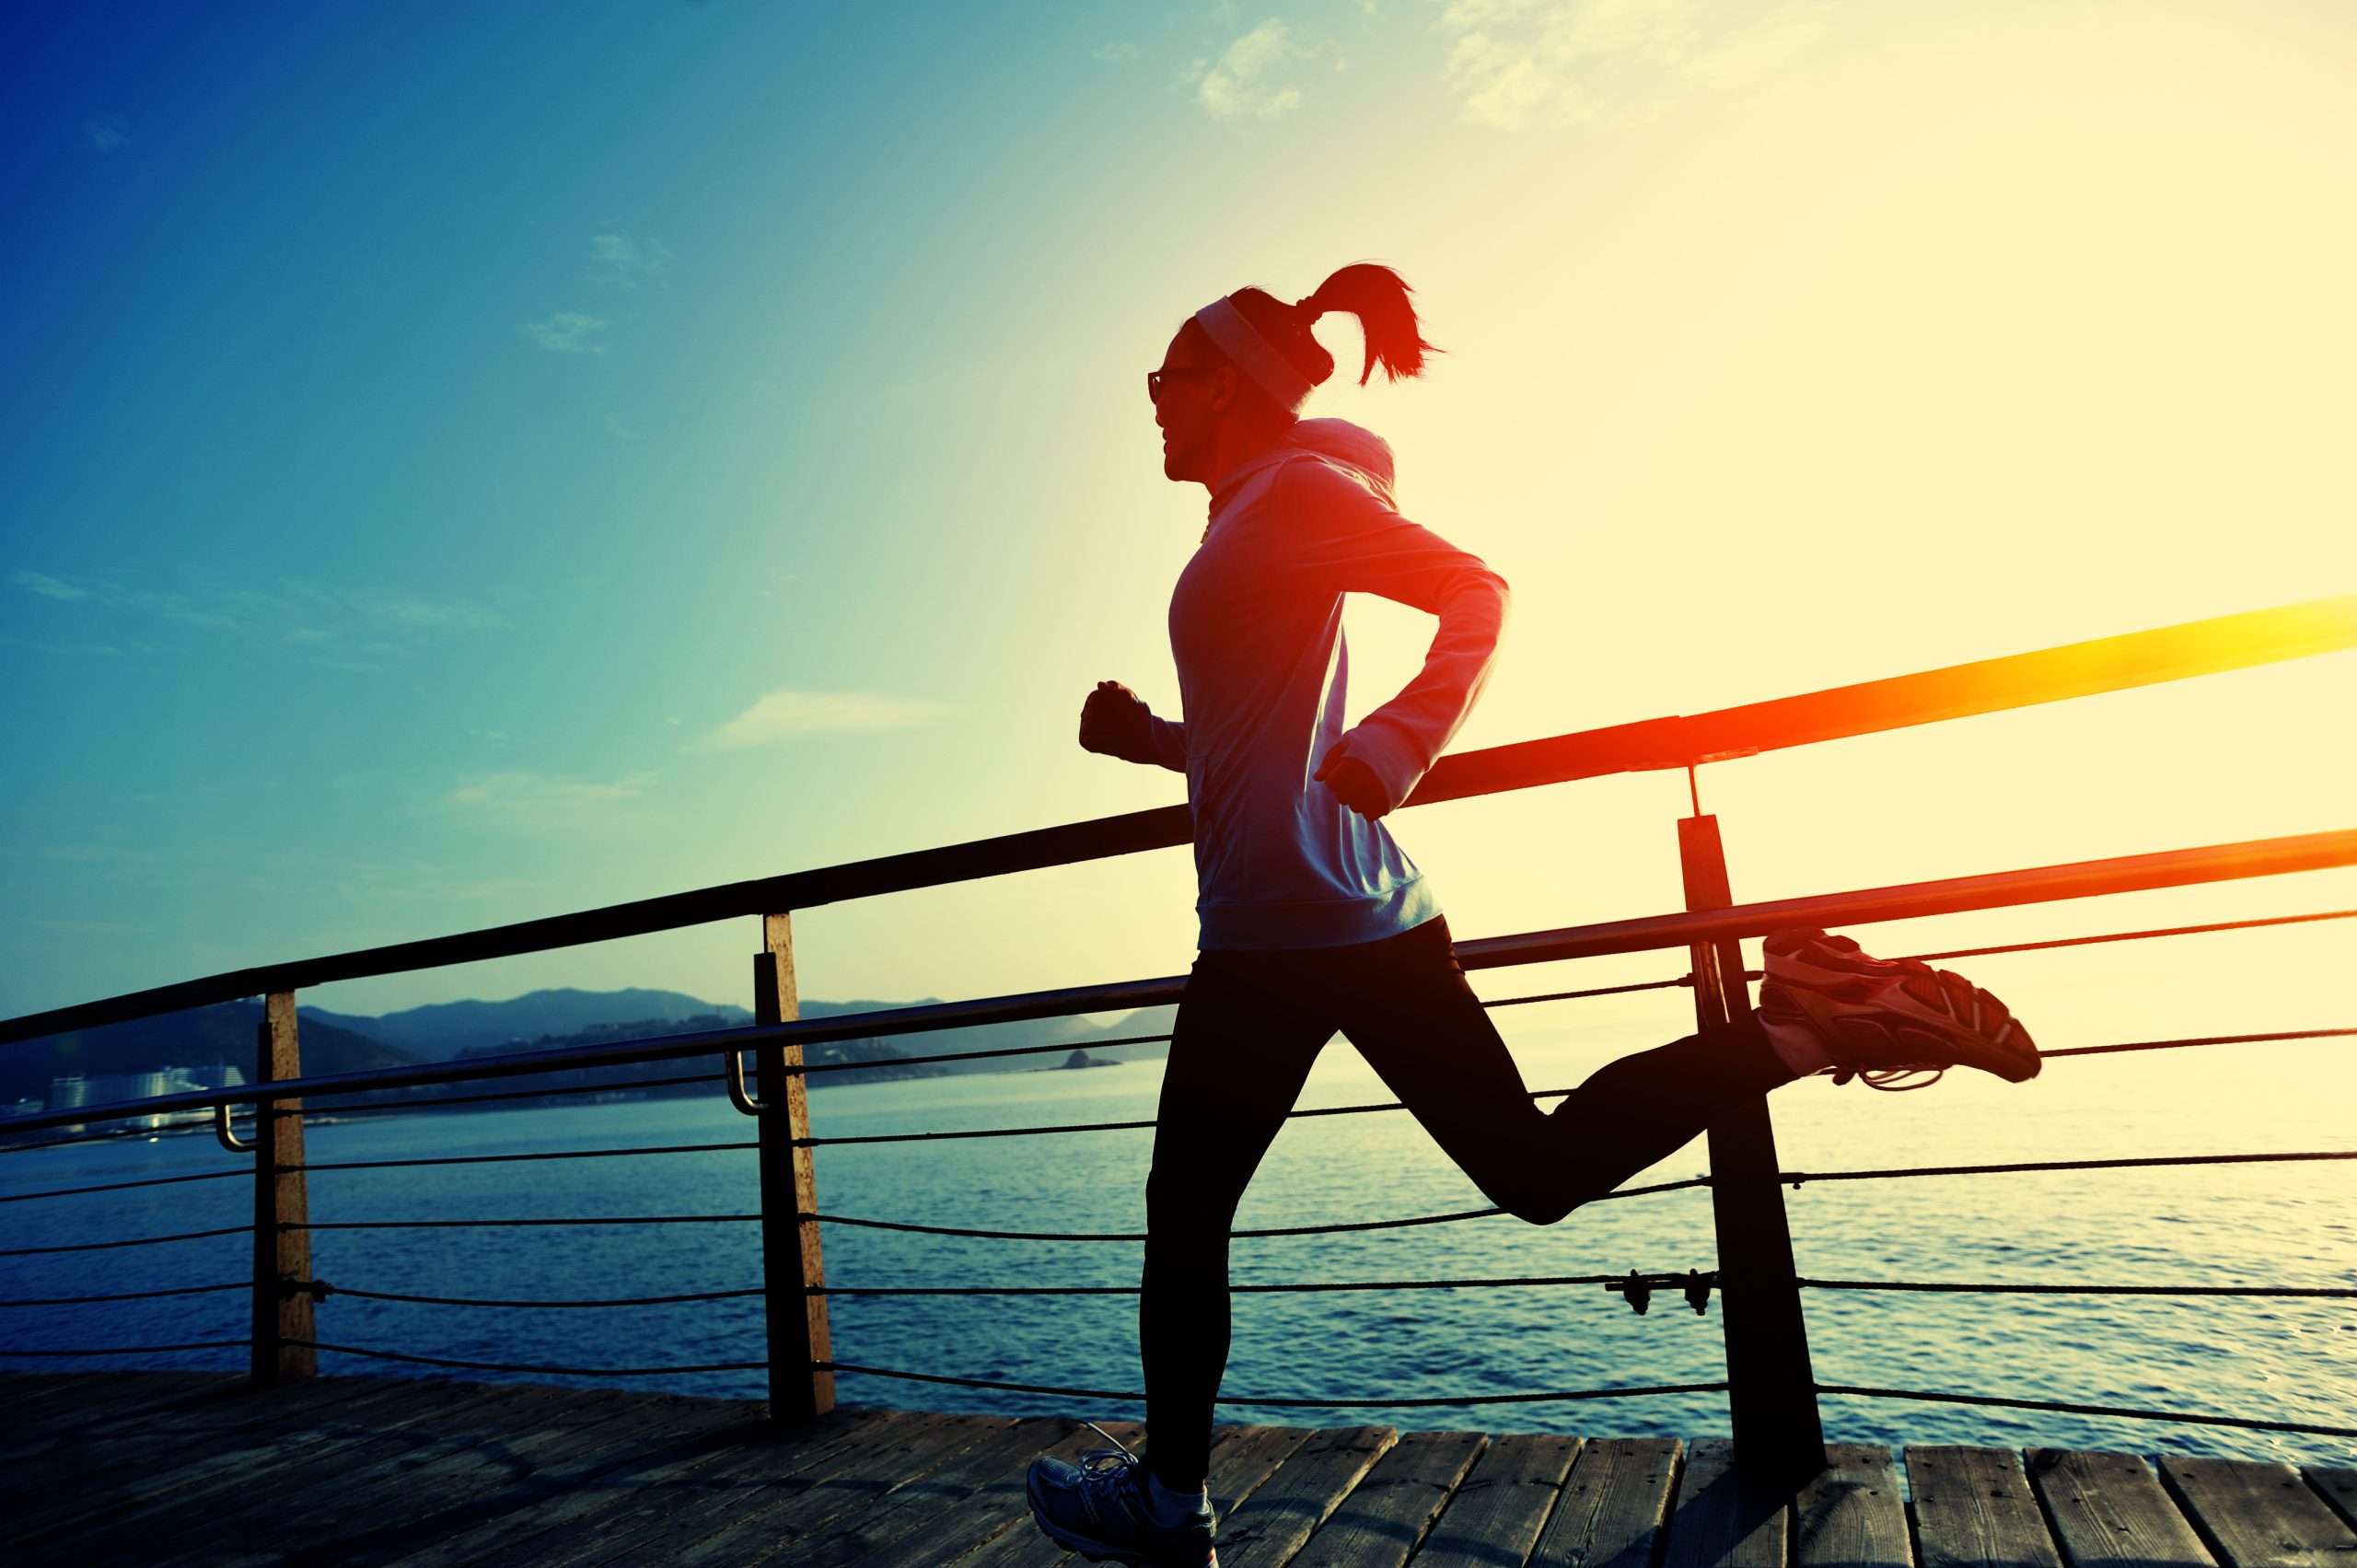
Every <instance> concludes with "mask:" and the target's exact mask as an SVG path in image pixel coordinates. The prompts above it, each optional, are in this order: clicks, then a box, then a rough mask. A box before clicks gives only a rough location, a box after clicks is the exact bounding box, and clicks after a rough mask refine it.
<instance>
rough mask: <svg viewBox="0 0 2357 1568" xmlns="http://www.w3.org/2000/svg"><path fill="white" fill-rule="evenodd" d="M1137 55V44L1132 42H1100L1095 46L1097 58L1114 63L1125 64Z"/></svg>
mask: <svg viewBox="0 0 2357 1568" xmlns="http://www.w3.org/2000/svg"><path fill="white" fill-rule="evenodd" d="M1137 57H1138V46H1137V45H1136V44H1134V43H1126V42H1115V43H1100V44H1098V45H1097V59H1099V60H1105V61H1109V62H1111V63H1112V64H1116V65H1120V64H1128V63H1129V62H1130V61H1132V60H1134V59H1136V58H1137Z"/></svg>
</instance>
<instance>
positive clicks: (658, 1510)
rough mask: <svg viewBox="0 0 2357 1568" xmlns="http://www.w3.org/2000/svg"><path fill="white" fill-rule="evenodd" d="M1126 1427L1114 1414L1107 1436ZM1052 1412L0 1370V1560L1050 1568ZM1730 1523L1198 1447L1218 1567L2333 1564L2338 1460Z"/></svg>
mask: <svg viewBox="0 0 2357 1568" xmlns="http://www.w3.org/2000/svg"><path fill="white" fill-rule="evenodd" d="M1108 1424H1109V1429H1110V1430H1112V1431H1114V1432H1115V1433H1116V1434H1118V1435H1120V1437H1121V1438H1122V1440H1123V1441H1125V1442H1127V1441H1131V1440H1132V1434H1133V1433H1134V1428H1125V1427H1122V1426H1119V1425H1112V1424H1111V1423H1108ZM1097 1443H1098V1439H1097V1436H1096V1434H1093V1433H1091V1432H1089V1431H1087V1430H1086V1428H1085V1427H1079V1426H1078V1425H1077V1424H1076V1423H1074V1422H1072V1421H1067V1420H1061V1419H1039V1418H1034V1419H1029V1420H1023V1421H1017V1420H1015V1419H1013V1418H1009V1417H999V1416H975V1415H941V1414H931V1413H926V1412H923V1411H885V1410H874V1409H861V1410H842V1411H837V1412H835V1413H834V1414H833V1415H831V1416H830V1417H828V1418H827V1419H826V1420H824V1421H822V1422H820V1423H818V1424H816V1425H815V1426H812V1427H810V1428H807V1429H804V1430H802V1431H798V1432H790V1433H777V1432H772V1431H771V1430H770V1429H769V1427H768V1425H767V1423H766V1422H765V1420H764V1419H763V1411H762V1407H761V1405H759V1404H758V1403H750V1402H743V1401H733V1400H696V1399H685V1398H679V1397H676V1396H670V1395H646V1394H634V1393H628V1392H623V1391H619V1390H612V1389H598V1390H582V1389H573V1388H534V1387H525V1386H518V1385H515V1384H501V1385H484V1384H470V1383H458V1382H451V1381H447V1380H443V1379H423V1380H421V1379H410V1378H390V1377H323V1378H318V1379H313V1380H310V1381H308V1382H305V1383H298V1384H295V1385H292V1386H290V1387H287V1388H281V1389H275V1390H272V1391H269V1392H262V1393H257V1392H254V1391H252V1390H250V1389H249V1388H247V1387H246V1386H245V1384H244V1381H243V1379H241V1378H235V1377H229V1376H215V1375H203V1374H190V1373H101V1374H95V1375H91V1374H84V1375H61V1376H8V1375H0V1562H7V1563H11V1564H16V1563H41V1562H70V1563H74V1564H75V1565H77V1568H98V1565H100V1564H110V1563H134V1562H135V1563H141V1564H163V1563H207V1564H218V1563H256V1564H261V1563H272V1564H276V1563H287V1564H306V1563H319V1564H328V1563H332V1564H336V1565H338V1568H362V1565H373V1564H391V1563H400V1564H403V1565H404V1568H427V1565H443V1564H457V1563H462V1562H486V1563H492V1562H495V1563H498V1564H501V1565H502V1568H555V1565H557V1564H580V1565H586V1564H591V1563H605V1562H612V1563H633V1564H635V1563H642V1562H644V1563H654V1562H667V1563H668V1562H675V1563H682V1564H691V1563H709V1564H719V1563H751V1562H773V1563H777V1564H780V1565H791V1568H821V1565H825V1564H836V1563H854V1562H856V1563H864V1564H870V1565H874V1568H884V1565H888V1564H889V1565H898V1568H949V1565H951V1564H958V1565H959V1568H1051V1565H1052V1564H1056V1563H1059V1562H1065V1561H1067V1559H1066V1558H1065V1556H1064V1554H1063V1553H1062V1552H1060V1551H1057V1550H1055V1548H1054V1547H1052V1546H1051V1544H1050V1543H1049V1542H1048V1541H1047V1539H1045V1538H1044V1537H1042V1536H1041V1535H1040V1534H1039V1532H1038V1531H1037V1530H1036V1529H1034V1528H1033V1527H1032V1526H1031V1524H1030V1523H1029V1520H1028V1516H1027V1515H1026V1513H1025V1509H1024V1504H1023V1481H1022V1477H1023V1467H1024V1465H1025V1464H1026V1463H1027V1462H1028V1460H1029V1459H1030V1458H1032V1456H1034V1455H1035V1454H1038V1453H1040V1452H1042V1451H1053V1452H1057V1453H1061V1454H1063V1455H1066V1456H1068V1457H1069V1456H1072V1455H1075V1454H1077V1453H1078V1452H1079V1450H1081V1449H1082V1448H1084V1447H1087V1446H1094V1445H1097ZM1839 1454H1840V1461H1841V1463H1840V1469H1836V1470H1833V1471H1831V1472H1829V1473H1828V1474H1826V1475H1825V1476H1823V1477H1820V1478H1819V1479H1818V1480H1817V1481H1816V1482H1815V1483H1814V1484H1812V1485H1811V1486H1810V1487H1809V1488H1808V1489H1807V1490H1806V1491H1805V1492H1803V1493H1800V1494H1799V1495H1798V1496H1797V1497H1796V1498H1794V1499H1793V1500H1792V1501H1791V1503H1790V1504H1789V1505H1788V1506H1783V1507H1776V1508H1772V1509H1761V1508H1759V1507H1757V1506H1754V1507H1752V1508H1750V1509H1748V1510H1747V1508H1746V1507H1745V1506H1744V1505H1743V1504H1739V1503H1738V1502H1737V1500H1736V1498H1735V1497H1734V1496H1733V1494H1732V1488H1731V1487H1730V1486H1729V1485H1728V1484H1727V1481H1726V1473H1727V1448H1726V1445H1725V1444H1724V1442H1722V1441H1717V1440H1713V1439H1709V1438H1704V1439H1700V1440H1697V1441H1694V1442H1691V1443H1680V1442H1678V1441H1677V1440H1675V1439H1666V1438H1587V1439H1581V1438H1575V1437H1555V1436H1533V1435H1518V1434H1516V1435H1498V1436H1491V1435H1488V1434H1481V1433H1476V1432H1411V1433H1408V1434H1404V1435H1403V1434H1396V1433H1394V1432H1393V1431H1392V1430H1391V1429H1390V1428H1389V1427H1379V1426H1345V1427H1333V1428H1320V1429H1317V1430H1309V1429H1305V1428H1300V1427H1277V1426H1233V1427H1223V1428H1221V1429H1220V1430H1219V1433H1218V1434H1217V1439H1216V1446H1215V1447H1214V1450H1213V1481H1212V1486H1213V1495H1214V1497H1215V1498H1216V1499H1217V1500H1218V1502H1219V1504H1220V1505H1221V1508H1222V1511H1223V1513H1224V1514H1225V1516H1226V1522H1225V1527H1224V1528H1223V1530H1222V1533H1221V1536H1220V1540H1219V1556H1220V1562H1222V1563H1223V1564H1225V1568H1276V1565H1278V1564H1292V1565H1293V1568H1345V1565H1347V1568H1395V1565H1397V1564H1401V1563H1405V1562H1411V1561H1413V1562H1415V1563H1417V1564H1418V1565H1419V1568H1443V1565H1447V1568H1473V1565H1480V1568H1501V1565H1503V1568H1514V1565H1518V1564H1524V1563H1530V1564H1538V1563H1546V1564H1560V1565H1577V1568H1654V1565H1656V1564H1658V1565H1661V1568H1693V1565H1700V1564H1715V1563H1725V1564H1735V1565H1746V1568H1748V1565H1759V1568H1782V1565H1785V1564H1788V1563H1796V1564H1802V1565H1815V1564H1833V1563H1840V1564H1849V1565H1861V1568H1864V1565H1872V1564H1885V1563H1887V1564H1914V1563H1921V1564H1922V1565H1923V1568H1933V1564H1950V1563H2017V1564H2025V1565H2033V1568H2061V1565H2062V1564H2065V1563H2068V1564H2071V1565H2072V1568H2078V1565H2080V1564H2094V1563H2106V1564H2109V1563H2138V1564H2178V1563H2212V1562H2215V1563H2223V1564H2245V1563H2248V1564H2259V1563H2265V1564H2287V1565H2288V1564H2301V1565H2314V1568H2322V1565H2324V1564H2328V1563H2330V1564H2338V1565H2340V1568H2357V1530H2352V1528H2351V1525H2352V1522H2357V1470H2347V1469H2309V1470H2307V1471H2306V1472H2305V1474H2303V1473H2302V1472H2299V1471H2295V1470H2293V1469H2290V1468H2288V1467H2285V1466H2281V1465H2268V1464H2246V1463H2235V1462H2229V1461H2224V1460H2218V1459H2193V1458H2166V1457H2165V1458H2159V1459H2156V1460H2152V1461H2147V1460H2145V1459H2142V1458H2136V1457H2133V1456H2131V1455H2123V1454H2081V1453H2065V1452H2060V1451H2054V1450H2047V1449H2033V1450H2031V1451H2029V1452H2028V1453H2027V1454H2026V1455H2024V1454H2015V1453H2014V1452H2011V1451H2008V1450H2005V1449H1999V1448H1960V1447H1915V1448H1910V1449H1908V1450H1907V1452H1906V1454H1905V1458H1904V1463H1905V1468H1906V1472H1907V1476H1908V1479H1909V1481H1910V1485H1911V1489H1912V1493H1913V1501H1912V1503H1911V1504H1910V1503H1906V1502H1903V1501H1902V1498H1901V1492H1900V1487H1899V1471H1898V1464H1897V1463H1896V1462H1895V1461H1894V1459H1893V1458H1892V1456H1891V1455H1890V1453H1889V1452H1888V1451H1887V1450H1886V1449H1881V1448H1868V1447H1859V1446H1845V1447H1843V1448H1841V1449H1840V1450H1839Z"/></svg>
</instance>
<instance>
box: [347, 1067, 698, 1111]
mask: <svg viewBox="0 0 2357 1568" xmlns="http://www.w3.org/2000/svg"><path fill="white" fill-rule="evenodd" d="M720 1081H721V1075H720V1074H717V1073H689V1074H681V1075H679V1076H676V1077H668V1078H613V1079H609V1080H606V1081H604V1082H600V1083H595V1084H554V1085H551V1086H549V1087H547V1088H540V1089H502V1090H500V1091H498V1092H496V1093H493V1094H483V1095H420V1096H419V1097H418V1098H415V1099H397V1100H362V1101H360V1102H358V1103H357V1104H353V1105H328V1106H324V1107H323V1106H319V1105H318V1104H317V1103H316V1100H317V1099H331V1098H334V1097H335V1093H336V1091H334V1090H332V1089H331V1090H328V1091H326V1092H324V1093H322V1094H319V1095H318V1096H316V1097H315V1100H314V1103H313V1104H312V1105H311V1106H310V1107H309V1108H308V1109H306V1111H305V1112H304V1114H305V1115H307V1116H308V1115H311V1114H314V1113H315V1112H317V1111H319V1110H321V1109H324V1110H327V1111H330V1112H331V1113H333V1114H335V1115H337V1116H346V1115H353V1114H360V1113H366V1114H369V1115H374V1114H375V1113H377V1112H378V1111H387V1110H435V1109H441V1108H442V1107H444V1106H452V1105H483V1104H487V1103H489V1102H490V1101H493V1100H509V1099H550V1098H555V1097H557V1096H561V1095H597V1094H610V1093H612V1092H614V1091H615V1090H618V1089H657V1088H670V1087H672V1086H676V1085H679V1084H717V1083H719V1082H720ZM343 1092H344V1093H346V1094H369V1093H373V1092H375V1091H373V1090H368V1089H348V1090H345V1091H343Z"/></svg>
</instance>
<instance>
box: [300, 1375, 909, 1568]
mask: <svg viewBox="0 0 2357 1568" xmlns="http://www.w3.org/2000/svg"><path fill="white" fill-rule="evenodd" d="M929 1419H930V1418H928V1417H927V1416H925V1415H924V1414H923V1412H921V1411H873V1410H866V1409H862V1408H858V1407H846V1406H837V1407H836V1408H835V1409H834V1410H833V1411H829V1412H828V1413H827V1415H825V1416H823V1417H821V1418H820V1419H819V1421H817V1422H813V1423H809V1424H807V1425H804V1426H798V1427H780V1426H776V1425H774V1424H773V1423H771V1422H770V1421H769V1420H768V1419H767V1418H766V1416H765V1415H764V1416H761V1417H758V1418H757V1417H755V1416H754V1415H752V1414H751V1413H750V1412H749V1411H744V1410H743V1409H741V1408H736V1407H732V1408H731V1409H730V1411H728V1412H727V1414H726V1419H725V1420H700V1421H699V1420H691V1421H686V1422H681V1423H672V1424H669V1425H666V1426H663V1427H660V1428H657V1429H656V1430H654V1431H652V1432H650V1433H648V1434H646V1435H645V1437H644V1439H643V1440H642V1441H641V1443H639V1444H637V1445H633V1446H631V1447H630V1448H629V1449H628V1450H627V1451H625V1452H622V1453H620V1454H617V1455H614V1456H612V1458H611V1459H610V1462H608V1463H606V1464H603V1465H598V1466H594V1467H593V1468H592V1470H591V1473H590V1474H588V1475H587V1476H586V1477H585V1478H584V1479H582V1480H580V1481H576V1482H574V1483H572V1484H570V1485H564V1486H558V1487H556V1488H555V1491H554V1494H553V1495H546V1496H541V1497H538V1498H527V1499H525V1500H524V1501H523V1502H522V1503H521V1504H519V1505H518V1506H517V1507H515V1508H511V1509H507V1510H505V1511H504V1512H501V1513H498V1514H495V1515H493V1516H490V1517H477V1518H474V1519H471V1520H467V1519H460V1520H454V1521H451V1524H450V1527H448V1528H447V1531H446V1533H445V1534H443V1535H442V1536H440V1537H439V1538H438V1539H437V1538H435V1537H434V1536H431V1535H426V1534H424V1526H423V1525H421V1526H418V1527H414V1529H415V1533H416V1534H417V1535H418V1536H420V1537H422V1539H420V1540H419V1541H418V1543H417V1544H415V1545H412V1546H410V1547H408V1549H407V1550H401V1546H402V1543H401V1542H394V1543H391V1544H392V1548H393V1550H389V1551H383V1552H378V1551H364V1552H362V1553H360V1554H358V1555H357V1556H356V1557H355V1559H354V1562H352V1563H351V1564H350V1565H349V1568H457V1565H458V1564H460V1563H465V1562H509V1561H512V1560H516V1559H518V1558H520V1557H523V1556H525V1555H528V1554H540V1555H549V1554H552V1552H550V1551H544V1548H549V1547H552V1546H553V1544H554V1543H555V1542H557V1541H559V1540H561V1539H563V1536H564V1533H565V1532H575V1534H576V1535H577V1534H578V1533H579V1532H582V1531H584V1530H588V1531H593V1532H595V1531H603V1532H610V1533H613V1534H617V1535H622V1534H628V1533H629V1532H630V1531H631V1530H632V1529H633V1528H634V1527H635V1526H636V1525H637V1524H638V1523H639V1522H642V1520H643V1519H644V1518H647V1517H659V1516H661V1515H662V1514H663V1513H666V1512H668V1510H669V1509H671V1508H672V1507H674V1506H676V1505H677V1504H679V1501H680V1500H681V1499H683V1498H684V1497H686V1496H688V1495H691V1491H692V1489H693V1488H695V1487H698V1486H700V1485H702V1484H705V1481H704V1479H703V1478H702V1477H700V1476H699V1475H698V1474H697V1472H698V1471H699V1470H700V1469H702V1468H703V1467H705V1466H709V1465H712V1464H714V1463H716V1462H719V1461H721V1460H723V1459H725V1458H728V1457H729V1456H731V1455H733V1454H737V1453H738V1452H740V1451H743V1450H750V1451H751V1454H752V1458H753V1459H754V1461H755V1462H756V1463H758V1464H761V1465H763V1466H765V1467H766V1468H767V1469H769V1470H770V1471H771V1473H772V1475H773V1476H775V1477H776V1478H777V1480H778V1481H779V1482H780V1483H781V1484H793V1483H794V1481H795V1478H796V1477H798V1476H802V1475H805V1474H812V1473H822V1472H823V1471H824V1470H825V1469H826V1468H827V1467H828V1466H830V1465H832V1464H836V1463H849V1462H852V1461H853V1458H855V1457H856V1455H857V1454H858V1453H859V1452H861V1451H863V1450H865V1448H867V1447H869V1446H873V1445H876V1444H878V1443H883V1442H888V1441H889V1440H890V1434H893V1433H894V1432H896V1431H905V1430H912V1429H914V1428H916V1427H918V1426H922V1425H923V1424H925V1423H926V1422H927V1421H928V1420H929ZM543 1537H546V1538H548V1540H547V1541H542V1540H541V1539H540V1538H543ZM338 1568H346V1565H343V1564H339V1565H338Z"/></svg>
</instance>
